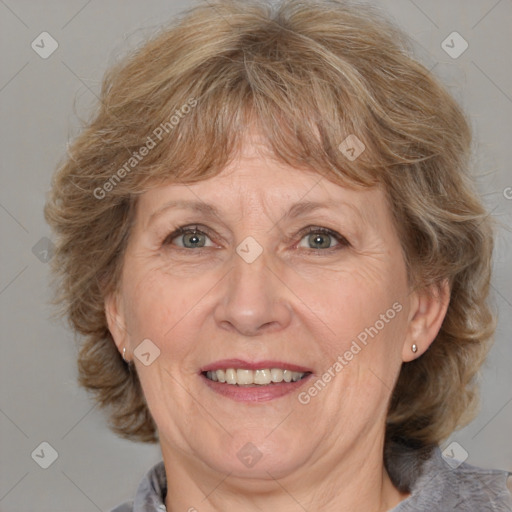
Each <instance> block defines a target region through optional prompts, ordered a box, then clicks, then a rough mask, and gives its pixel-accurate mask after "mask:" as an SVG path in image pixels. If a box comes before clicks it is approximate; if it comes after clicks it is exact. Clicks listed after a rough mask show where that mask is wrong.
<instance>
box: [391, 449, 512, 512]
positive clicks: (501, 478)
mask: <svg viewBox="0 0 512 512" xmlns="http://www.w3.org/2000/svg"><path fill="white" fill-rule="evenodd" d="M511 485H512V479H511V474H510V473H509V472H507V471H502V470H499V469H484V468H480V467H476V466H473V465H471V464H467V463H465V462H460V461H457V460H455V459H450V458H447V457H444V456H443V455H442V454H441V451H440V449H439V448H436V449H434V450H433V451H432V453H431V455H430V457H428V458H427V459H426V460H424V461H422V462H421V469H420V471H418V473H417V475H416V477H415V478H414V481H413V482H412V485H411V488H410V493H411V494H410V496H409V497H408V498H407V499H406V500H404V501H403V502H402V503H400V504H399V505H398V506H397V507H396V508H394V509H393V511H392V512H412V511H416V512H417V511H418V510H428V511H429V512H444V511H446V510H456V511H457V512H474V511H475V510H478V511H479V512H512V494H511V491H510V486H511ZM507 486H508V487H507Z"/></svg>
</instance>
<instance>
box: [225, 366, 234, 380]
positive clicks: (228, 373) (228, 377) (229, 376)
mask: <svg viewBox="0 0 512 512" xmlns="http://www.w3.org/2000/svg"><path fill="white" fill-rule="evenodd" d="M226 382H227V383H228V384H236V371H235V370H233V368H229V369H228V370H226Z"/></svg>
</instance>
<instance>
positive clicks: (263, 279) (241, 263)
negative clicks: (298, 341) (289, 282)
mask: <svg viewBox="0 0 512 512" xmlns="http://www.w3.org/2000/svg"><path fill="white" fill-rule="evenodd" d="M259 238H260V240H261V241H262V243H260V242H258V241H257V240H256V238H255V237H252V236H248V237H246V238H245V239H243V240H242V242H240V243H239V244H238V246H237V247H236V248H235V251H233V255H232V261H231V263H232V266H233V267H232V272H230V275H229V277H228V279H227V280H226V289H225V293H224V296H223V297H222V298H221V300H220V301H219V304H218V305H217V307H216V310H215V318H216V321H217V323H218V324H220V325H221V326H222V327H223V328H228V326H229V328H232V329H236V330H238V331H239V332H241V333H243V334H245V335H257V334H258V333H260V332H262V331H263V330H264V331H265V332H268V330H269V329H272V328H274V329H279V328H282V327H284V326H286V325H287V324H288V323H289V321H290V308H289V305H288V304H286V295H285V293H284V290H283V288H284V285H283V284H282V283H281V281H280V280H279V279H277V278H276V276H275V275H274V274H273V272H272V271H271V270H270V268H269V267H270V266H271V260H272V255H271V251H270V249H269V248H265V247H264V246H263V243H264V241H263V236H260V237H259Z"/></svg>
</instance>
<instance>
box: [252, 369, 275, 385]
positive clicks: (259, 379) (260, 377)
mask: <svg viewBox="0 0 512 512" xmlns="http://www.w3.org/2000/svg"><path fill="white" fill-rule="evenodd" d="M271 382H272V376H271V375H270V370H256V371H255V372H254V384H270V383H271Z"/></svg>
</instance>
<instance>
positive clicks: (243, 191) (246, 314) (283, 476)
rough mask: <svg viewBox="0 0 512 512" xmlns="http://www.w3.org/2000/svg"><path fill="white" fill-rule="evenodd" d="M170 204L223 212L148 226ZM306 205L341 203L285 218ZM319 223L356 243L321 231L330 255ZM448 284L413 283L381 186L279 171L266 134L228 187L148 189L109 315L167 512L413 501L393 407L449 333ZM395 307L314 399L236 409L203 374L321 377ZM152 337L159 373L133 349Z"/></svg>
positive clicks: (166, 214) (234, 166) (247, 150)
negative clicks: (250, 367)
mask: <svg viewBox="0 0 512 512" xmlns="http://www.w3.org/2000/svg"><path fill="white" fill-rule="evenodd" d="M172 200H191V201H198V200H199V201H201V202H204V203H209V204H212V205H214V206H216V207H217V208H218V209H219V210H220V212H219V215H218V216H214V215H213V216H212V215H207V214H206V213H203V212H195V211H192V210H186V209H178V208H175V207H170V208H167V209H164V210H163V211H162V212H161V213H160V214H157V215H155V216H154V217H153V218H152V220H151V221H150V220H149V219H150V217H151V215H152V214H153V213H154V212H156V211H157V210H159V209H161V208H162V207H163V206H164V205H165V204H166V203H167V202H169V201H172ZM304 201H318V202H322V203H324V204H327V205H328V206H327V207H326V208H325V209H322V210H318V211H312V212H309V213H305V214H303V215H301V216H299V217H297V218H294V219H288V218H286V217H284V214H285V212H286V211H288V209H289V208H290V206H291V205H292V204H294V203H296V202H304ZM331 203H332V204H331ZM190 224H192V225H193V224H200V225H201V226H204V227H207V228H209V230H210V233H208V234H207V236H206V237H203V238H201V239H200V243H199V245H202V244H203V245H206V247H205V248H203V249H197V248H185V247H183V245H184V243H188V244H189V246H190V239H191V235H189V236H188V237H187V236H185V237H183V236H177V237H176V238H174V239H172V240H170V239H169V238H168V235H169V234H170V233H172V232H173V231H174V229H175V228H176V227H177V226H183V225H190ZM309 225H313V226H320V227H327V228H330V229H332V230H334V231H336V232H337V233H339V234H341V235H342V236H343V237H345V238H346V239H347V240H348V242H349V245H346V244H343V243H340V242H338V241H337V240H336V238H334V237H329V236H328V235H323V240H324V244H326V245H323V247H326V246H327V248H324V249H322V248H320V249H318V248H316V247H318V243H317V245H315V239H316V237H317V236H318V234H317V233H313V234H311V235H307V234H300V231H301V230H302V229H303V228H304V227H306V226H309ZM201 226H200V227H199V229H203V228H202V227H201ZM248 236H251V237H253V238H254V239H255V240H256V241H257V242H258V243H259V245H260V246H261V247H262V249H263V252H262V254H261V255H260V256H259V257H258V258H257V259H256V260H255V261H254V262H252V263H247V262H246V261H244V259H242V258H241V257H240V256H239V255H238V254H237V252H236V247H237V246H238V245H239V244H240V243H241V242H242V241H243V240H244V239H245V238H246V237H248ZM166 237H167V243H166V244H163V241H164V239H166ZM184 239H185V240H184ZM196 243H197V242H196ZM329 247H332V248H331V249H329ZM438 291H439V293H437V295H435V296H433V297H431V296H429V294H428V293H426V291H423V292H420V291H412V290H411V289H410V288H409V286H408V283H407V279H406V268H405V263H404V259H403V257H402V253H401V248H400V241H399V238H398V236H397V232H396V230H395V228H394V225H393V222H392V219H391V213H390V209H389V206H388V204H387V202H386V199H385V195H384V193H383V191H382V190H381V189H379V188H372V189H364V190H360V191H359V190H357V191H356V190H352V189H348V188H345V187H341V186H339V185H337V184H335V183H332V182H330V181H328V180H326V179H325V178H322V177H321V176H319V175H318V174H315V173H314V172H311V171H302V170H300V171H299V170H297V169H294V168H291V167H288V166H286V165H284V164H281V163H277V162H276V161H275V160H273V159H271V158H270V157H269V156H268V154H267V153H266V152H265V150H264V147H263V146H262V145H260V144H259V142H258V140H257V138H251V139H247V140H246V143H245V144H244V147H243V151H242V152H241V154H240V155H239V157H238V158H237V159H236V160H234V161H233V162H232V163H231V164H230V165H229V166H227V167H226V168H225V169H223V171H222V173H221V174H220V175H218V176H216V177H214V178H211V179H208V180H205V181H202V182H197V183H194V184H192V185H183V184H170V185H168V186H160V187H158V188H155V189H153V190H150V191H148V192H146V193H144V194H143V195H142V196H141V197H140V202H139V204H138V208H137V213H136V220H135V225H134V227H133V231H132V233H131V237H130V240H129V244H128V247H127V251H126V254H125V257H124V262H123V273H122V278H121V281H120V283H119V286H118V289H117V291H116V292H115V293H112V294H111V295H109V296H108V297H107V298H106V303H105V306H106V313H107V318H108V320H109V326H110V330H111V332H112V334H113V337H114V340H115V343H116V345H117V347H118V349H119V351H120V352H122V350H123V347H125V346H126V349H127V359H133V361H134V363H135V367H136V371H137V372H138V375H139V377H140V380H141V384H142V387H143V390H144V394H145V396H146V400H147V403H148V406H149V409H150V411H151V413H152V415H153V418H154V420H155V422H156V424H157V427H158V432H159V437H160V445H161V449H162V455H163V460H164V464H165V469H166V474H167V480H168V494H167V498H166V506H167V510H168V511H169V512H178V511H189V512H193V511H194V510H197V511H200V512H209V511H224V512H225V511H228V512H229V511H234V510H244V511H249V512H251V511H257V510H279V511H281V512H287V511H290V512H291V511H294V512H295V511H303V510H304V509H306V510H322V511H326V512H330V511H336V512H344V511H347V512H348V511H354V510H365V511H370V512H371V511H386V510H389V509H391V508H392V507H394V506H396V505H397V504H398V503H399V502H400V501H402V500H403V499H405V498H406V497H407V494H401V493H400V492H399V491H398V490H397V489H396V488H395V487H394V486H393V485H392V483H391V481H390V479H389V477H388V475H387V473H386V471H385V468H384V466H383V457H382V450H383V442H384V432H385V418H386V408H387V404H388V402H389V398H390V394H391V391H392V388H393V385H394V383H395V381H396V379H397V377H398V374H399V371H400V367H401V365H402V363H403V362H407V361H410V360H412V359H413V358H415V357H420V356H421V354H422V353H423V352H424V351H425V350H427V349H428V347H429V345H430V343H431V342H432V341H433V340H434V338H435V336H436V334H437V332H438V330H439V328H440V326H441V323H442V320H443V318H444V316H445V313H446V309H447V305H448V300H449V290H448V287H447V285H446V284H444V285H443V286H442V287H441V289H440V290H438ZM397 302H398V303H399V304H400V305H401V306H402V309H401V311H400V312H398V313H397V314H396V316H395V317H394V318H393V319H392V320H389V321H388V322H387V323H385V326H384V327H383V328H382V329H381V330H379V332H378V334H377V335H376V336H374V337H373V338H369V341H368V344H367V345H366V346H364V347H363V348H362V350H361V351H360V352H359V353H357V355H355V356H354V357H353V359H352V360H351V361H350V362H349V363H348V364H347V365H346V366H344V367H343V370H342V371H340V372H338V373H336V376H335V377H334V378H332V380H331V381H330V382H329V383H328V384H327V385H326V386H325V388H324V389H322V390H321V391H320V392H319V393H318V394H317V395H316V396H315V397H313V398H311V400H310V402H309V403H307V404H302V403H300V401H299V400H298V392H297V393H296V392H294V393H291V394H288V395H286V396H284V397H281V398H278V399H275V400H272V401H265V402H257V403H240V402H235V401H233V400H231V399H229V398H226V397H223V396H221V395H219V394H217V393H215V392H213V391H212V390H211V389H210V388H209V387H208V386H206V385H205V383H204V381H203V379H202V377H200V375H199V373H198V372H199V369H200V368H201V367H203V366H205V365H206V364H209V363H212V362H214V361H217V360H219V359H225V358H240V359H246V360H262V359H272V360H281V361H286V362H289V363H294V364H298V365H302V366H306V367H309V368H312V370H313V373H314V377H315V379H314V380H316V379H317V378H319V377H321V376H322V375H323V374H324V373H325V372H326V371H327V369H328V368H329V367H332V366H333V363H334V362H335V361H336V360H337V358H338V356H339V355H343V354H344V353H345V351H346V350H348V349H349V348H350V346H351V343H352V341H353V340H354V339H355V338H356V336H357V335H358V334H359V333H361V332H362V331H364V329H365V328H367V327H369V326H374V325H375V323H376V321H377V320H379V318H381V317H380V315H382V314H385V312H386V311H387V310H388V309H390V308H391V307H392V305H393V304H394V303H397ZM146 338H149V339H150V340H151V341H152V342H153V343H154V344H155V345H156V346H157V347H158V348H159V350H160V355H159V356H158V357H157V358H156V359H155V360H154V362H152V363H151V364H150V365H149V366H145V365H144V364H142V363H141V362H140V361H139V359H138V358H137V357H134V356H133V351H134V350H135V349H136V347H137V346H138V345H139V344H140V343H141V341H142V340H143V339H146ZM413 343H415V344H416V345H417V346H418V351H417V352H416V353H415V354H414V353H413V352H412V350H411V345H412V344H413ZM308 387H309V384H308V385H307V386H303V387H301V388H300V391H304V390H307V388H308ZM247 442H251V443H252V444H253V445H254V446H255V447H256V448H257V450H258V451H259V452H260V453H261V454H262V457H261V459H260V460H259V461H258V462H257V463H256V464H255V465H254V466H252V467H246V466H245V465H244V464H242V463H241V461H240V459H239V458H238V457H237V453H238V451H239V450H240V449H241V448H242V447H243V446H244V445H245V444H246V443H247Z"/></svg>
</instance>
